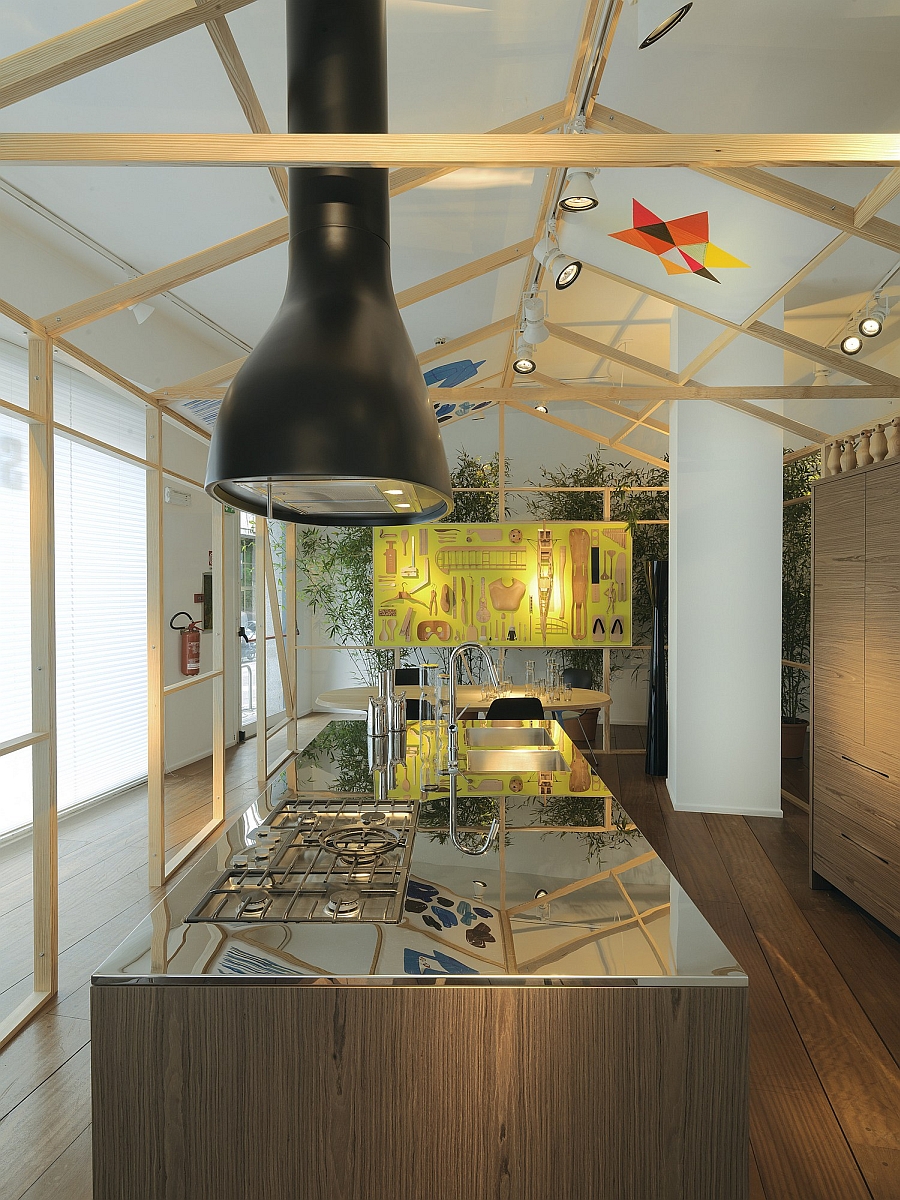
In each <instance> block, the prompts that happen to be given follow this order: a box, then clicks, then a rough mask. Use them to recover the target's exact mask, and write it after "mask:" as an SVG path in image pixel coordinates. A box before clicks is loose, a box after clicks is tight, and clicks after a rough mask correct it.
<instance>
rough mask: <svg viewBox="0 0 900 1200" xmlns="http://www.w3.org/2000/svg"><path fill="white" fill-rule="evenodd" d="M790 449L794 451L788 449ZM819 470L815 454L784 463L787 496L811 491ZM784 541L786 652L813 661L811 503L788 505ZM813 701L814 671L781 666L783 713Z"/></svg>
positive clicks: (788, 716)
mask: <svg viewBox="0 0 900 1200" xmlns="http://www.w3.org/2000/svg"><path fill="white" fill-rule="evenodd" d="M787 453H790V451H787ZM818 476H819V462H818V459H817V458H816V457H815V456H813V457H811V458H800V459H797V460H796V461H795V462H789V463H785V464H784V499H785V500H799V499H801V498H802V497H804V496H809V494H810V492H811V490H812V486H811V485H812V481H813V480H814V479H817V478H818ZM782 523H783V537H782V544H781V657H782V658H786V659H789V660H790V661H791V662H801V663H808V662H809V636H810V609H811V603H812V581H811V557H812V505H811V504H808V503H805V504H791V505H789V506H788V507H786V508H785V509H784V515H783V518H782ZM808 701H809V672H808V671H800V670H798V669H797V668H796V667H782V668H781V716H782V719H783V720H788V721H792V720H797V719H798V718H799V715H800V713H801V712H803V711H804V710H805V709H806V708H807V706H808Z"/></svg>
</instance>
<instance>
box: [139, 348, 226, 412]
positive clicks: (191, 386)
mask: <svg viewBox="0 0 900 1200" xmlns="http://www.w3.org/2000/svg"><path fill="white" fill-rule="evenodd" d="M246 357H247V356H246V355H245V354H244V355H241V357H240V358H235V359H232V361H231V362H228V363H223V364H222V366H221V367H213V368H212V370H210V371H203V372H202V374H200V375H194V376H193V378H191V379H186V380H185V381H184V382H183V383H173V384H172V385H171V386H170V387H164V388H159V389H157V391H155V392H154V393H153V399H154V400H158V401H159V402H160V403H171V401H172V400H198V399H200V397H199V396H198V395H197V392H198V391H205V390H209V389H210V388H213V387H214V386H215V385H216V384H217V383H222V382H223V381H224V380H228V379H233V378H234V377H235V375H236V374H237V373H238V371H239V370H240V368H241V366H242V364H243V363H244V361H245V360H246Z"/></svg>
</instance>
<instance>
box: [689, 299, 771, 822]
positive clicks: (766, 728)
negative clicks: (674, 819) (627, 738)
mask: <svg viewBox="0 0 900 1200" xmlns="http://www.w3.org/2000/svg"><path fill="white" fill-rule="evenodd" d="M773 318H774V313H773V312H772V311H770V313H769V314H768V318H767V319H769V320H772V321H773V323H774V319H773ZM707 325H708V322H702V323H700V321H699V319H698V318H696V317H694V316H693V315H692V314H690V313H684V312H680V313H679V314H678V316H677V321H675V322H674V323H673V351H674V354H673V358H674V360H675V362H676V367H675V369H683V368H684V366H685V365H686V364H687V363H688V362H690V361H691V359H692V358H693V357H694V354H695V352H696V350H697V348H698V344H702V342H703V340H704V339H705V337H706V332H707V331H706V330H705V329H704V328H703V326H707ZM698 378H699V379H700V380H701V382H703V383H706V384H711V385H735V384H748V385H751V384H754V385H765V384H767V383H771V384H779V383H781V382H782V379H783V355H782V352H781V351H779V350H777V349H775V348H773V347H768V346H763V345H761V344H760V343H759V342H753V341H751V340H750V339H749V338H744V339H739V340H738V341H736V342H734V343H732V345H731V346H730V347H728V349H727V350H725V351H724V352H723V353H722V355H721V356H720V357H719V358H717V359H716V360H714V362H713V364H711V365H710V366H709V367H707V368H705V369H704V370H703V371H701V372H700V373H699V375H698ZM670 446H671V461H672V472H671V488H672V491H671V497H670V502H671V533H670V564H671V565H670V573H671V575H670V607H669V776H668V786H669V793H670V795H671V797H672V803H673V805H674V806H675V808H677V809H687V810H691V811H700V812H728V813H733V812H737V813H753V814H756V815H764V816H780V815H781V800H780V789H781V782H780V771H781V760H780V707H781V695H780V677H781V667H780V663H781V525H782V507H781V471H782V433H781V430H780V429H778V428H776V427H774V426H771V425H768V424H765V423H763V422H761V421H759V420H757V419H755V418H753V417H748V416H745V415H744V414H743V413H738V412H734V411H732V410H731V409H726V408H724V407H723V406H721V405H717V404H714V403H712V402H711V401H706V400H703V401H693V400H680V401H678V402H677V403H676V404H675V405H673V412H672V414H671V440H670Z"/></svg>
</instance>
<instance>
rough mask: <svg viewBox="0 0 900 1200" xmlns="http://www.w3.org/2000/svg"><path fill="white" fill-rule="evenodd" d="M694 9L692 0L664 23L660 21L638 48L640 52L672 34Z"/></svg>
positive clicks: (670, 15) (671, 14)
mask: <svg viewBox="0 0 900 1200" xmlns="http://www.w3.org/2000/svg"><path fill="white" fill-rule="evenodd" d="M693 7H694V4H693V0H691V3H690V4H682V6H681V7H680V8H678V9H676V10H675V12H673V13H670V14H669V16H667V17H666V19H665V20H664V21H660V23H659V24H658V25H657V26H656V27H655V28H654V29H651V30H650V32H649V33H648V34H647V36H646V37H645V38H644V40H643V41H642V42H641V44H640V45H639V46H638V50H646V49H647V47H648V46H652V45H654V43H656V42H658V41H659V39H660V38H664V37H665V36H666V34H667V33H671V31H672V30H673V29H674V28H675V26H676V25H678V24H680V23H681V22H682V21H683V20H684V18H685V17H686V16H687V15H688V13H689V12H690V11H691V9H692V8H693Z"/></svg>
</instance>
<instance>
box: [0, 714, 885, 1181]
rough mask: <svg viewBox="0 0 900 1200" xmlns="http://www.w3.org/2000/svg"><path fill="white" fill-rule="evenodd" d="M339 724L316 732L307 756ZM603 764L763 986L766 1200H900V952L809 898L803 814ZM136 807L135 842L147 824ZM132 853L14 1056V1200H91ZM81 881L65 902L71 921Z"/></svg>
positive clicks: (757, 1005) (755, 1009)
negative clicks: (107, 965) (98, 1104)
mask: <svg viewBox="0 0 900 1200" xmlns="http://www.w3.org/2000/svg"><path fill="white" fill-rule="evenodd" d="M326 719H327V718H313V719H311V722H310V723H309V724H308V725H307V726H306V728H305V729H304V731H303V737H304V740H308V738H310V737H312V736H313V734H314V733H315V732H316V730H317V729H318V728H319V727H321V725H322V724H324V723H325V720H326ZM613 732H614V738H615V745H616V746H617V747H619V748H623V749H624V748H637V747H639V746H640V745H641V743H642V738H643V731H642V730H640V729H638V728H635V727H623V726H615V727H614V730H613ZM254 754H255V746H254V744H253V743H250V744H248V746H247V747H245V748H244V749H242V750H241V752H240V753H239V754H238V755H237V756H235V757H234V758H233V759H232V761H231V763H230V764H229V774H230V780H229V783H230V792H229V809H230V810H231V811H235V810H236V809H237V808H239V807H242V806H243V804H244V803H246V789H248V788H249V789H251V790H252V787H253V774H254V772H255V762H254V761H253V755H254ZM599 763H600V769H601V773H602V774H603V776H604V778H605V779H606V780H607V782H608V783H609V784H610V786H611V787H612V790H613V792H614V793H615V794H616V795H617V796H618V797H619V798H620V799H621V801H622V803H623V805H624V806H625V808H626V809H627V811H628V812H629V813H630V814H631V816H632V817H633V818H634V820H635V821H636V822H637V824H638V825H639V826H640V827H641V829H642V830H643V831H644V833H645V834H646V836H647V837H648V839H649V840H650V842H651V844H652V845H653V846H654V848H655V849H656V850H657V852H658V853H659V854H660V856H661V857H662V858H663V860H664V861H665V862H666V864H667V865H668V866H669V867H670V869H671V870H672V871H673V873H674V874H675V875H676V876H677V877H678V878H679V879H680V880H681V882H682V883H683V884H684V886H685V888H686V889H687V891H688V892H689V893H690V895H691V896H692V897H693V899H694V900H695V901H696V903H697V904H698V906H699V907H700V909H701V910H702V911H703V913H704V914H705V916H706V917H707V919H708V920H709V921H710V923H711V924H712V925H713V927H714V928H715V929H716V931H717V932H718V933H719V935H720V937H721V938H722V939H723V940H724V941H725V942H726V943H727V945H728V946H729V948H730V949H731V950H732V951H733V953H734V954H735V956H736V957H737V959H738V961H739V962H740V963H741V964H742V965H743V967H744V968H745V970H747V972H748V974H749V976H750V988H751V991H750V1008H751V1039H752V1040H751V1088H750V1104H751V1138H752V1161H751V1193H750V1194H751V1200H866V1198H870V1200H900V1067H898V1064H900V939H897V938H895V937H893V936H892V935H891V934H890V933H888V932H887V930H885V929H884V928H883V927H882V926H880V925H879V924H878V923H877V922H875V921H873V920H872V919H871V918H869V917H868V916H866V914H865V913H863V912H862V911H861V910H860V909H859V908H857V907H856V906H855V905H854V904H853V903H852V902H850V901H849V900H847V899H845V898H844V897H842V896H841V895H840V894H839V893H837V892H811V891H810V890H809V888H808V886H807V874H806V872H807V866H806V859H807V838H806V816H805V814H804V813H803V812H802V811H801V810H800V809H799V808H797V807H795V806H794V805H792V804H786V805H785V818H784V820H782V821H778V820H772V819H764V818H750V819H745V818H743V817H723V816H703V815H701V814H697V813H676V812H675V811H674V810H673V808H672V805H671V802H670V800H669V797H668V794H667V792H666V789H665V785H664V782H663V781H662V780H654V779H650V778H648V777H647V776H646V775H645V774H644V764H643V758H642V757H641V756H640V755H605V756H604V755H600V756H599ZM710 770H712V771H715V770H716V764H715V762H714V761H711V762H710ZM245 777H246V778H245ZM129 803H131V804H132V805H133V803H134V802H133V801H130V802H129V801H127V800H126V799H124V798H123V799H122V800H121V802H120V806H121V808H122V819H123V820H124V826H123V829H124V828H125V827H126V826H127V827H129V829H130V823H131V821H132V820H137V821H138V824H139V822H140V814H139V813H137V812H136V810H135V811H129V810H128V804H129ZM114 816H115V808H112V809H111V808H109V807H107V806H103V807H102V809H101V810H96V811H95V816H94V817H93V818H92V820H93V821H95V822H99V823H100V829H99V830H97V829H94V831H93V834H92V830H91V828H89V827H88V825H84V826H82V827H81V828H80V829H79V831H78V833H79V837H84V838H90V837H91V836H93V835H96V834H98V833H99V834H100V835H101V836H102V835H103V833H104V830H105V831H106V832H112V829H111V827H110V822H112V821H113V820H114ZM85 817H87V814H85ZM126 817H127V819H126ZM194 819H195V820H196V819H197V818H196V817H195V818H194ZM179 832H182V831H181V830H179ZM129 836H130V837H131V839H132V840H131V842H130V843H129V846H128V847H127V850H128V853H127V854H126V853H124V852H123V854H122V857H121V859H118V858H117V859H115V861H113V860H112V859H110V860H108V861H107V862H106V864H105V871H106V880H105V884H106V886H105V887H104V888H103V889H102V890H101V891H100V892H99V893H97V892H92V893H91V895H92V896H93V901H92V906H91V907H90V909H89V910H88V911H87V912H85V913H84V914H83V915H82V917H81V918H79V919H80V924H79V926H78V929H77V930H75V929H74V927H73V933H72V936H71V938H70V940H69V943H68V944H67V946H66V949H65V952H64V954H63V956H62V962H61V988H60V996H59V999H58V1001H57V1002H56V1003H55V1004H54V1006H53V1007H52V1009H50V1010H48V1011H47V1012H45V1013H44V1014H42V1015H41V1016H40V1017H38V1019H37V1020H36V1021H35V1022H33V1023H32V1025H30V1026H29V1027H28V1028H27V1029H26V1030H25V1031H24V1032H23V1033H22V1034H21V1035H20V1036H19V1038H17V1039H16V1040H15V1041H14V1042H13V1043H12V1044H11V1045H10V1046H9V1047H8V1048H7V1049H6V1050H5V1051H4V1052H3V1054H2V1055H0V1200H23V1198H26V1200H90V1196H91V1167H90V1137H91V1135H90V1119H91V1117H90V1077H89V1066H90V1058H89V1055H90V1045H89V1032H90V1030H89V1024H88V1020H87V1017H88V1010H87V998H88V987H89V983H88V980H89V976H90V971H91V969H92V968H93V967H94V966H96V964H97V963H99V962H100V961H101V960H102V959H103V957H104V956H105V954H106V953H108V951H109V950H111V949H112V948H113V947H114V946H115V945H116V944H117V943H118V942H119V941H120V940H121V939H122V937H124V936H125V934H126V933H127V932H128V931H129V930H130V929H131V928H133V926H134V925H135V924H137V921H138V920H139V919H140V917H141V916H143V915H144V913H145V912H146V911H147V910H148V909H149V907H150V906H151V905H152V904H153V903H155V902H156V899H157V897H156V895H154V894H151V893H149V892H148V891H147V887H146V825H145V826H144V832H143V840H141V837H140V836H139V832H131V833H130V834H129ZM73 850H74V835H73ZM142 852H143V855H144V857H143V860H142V859H141V853H142ZM72 861H73V862H74V861H75V857H74V856H73V859H72ZM77 878H78V877H77V874H73V875H72V879H71V883H70V884H67V883H66V882H65V880H64V882H63V885H61V888H62V887H69V886H71V887H72V888H73V889H75V890H73V891H72V892H71V896H70V897H69V899H70V900H71V902H72V903H77V900H78V897H79V896H80V895H81V893H80V892H79V891H78V890H77V889H78V888H79V886H81V885H79V884H78V883H77V882H76V880H77ZM83 882H84V881H83ZM98 896H99V898H98ZM76 935H77V936H76ZM5 950H6V947H3V951H4V952H5ZM123 1200H130V1198H126V1197H123ZM379 1200H381V1198H379ZM460 1200H467V1198H465V1197H460ZM598 1200H599V1198H598ZM610 1200H614V1198H610Z"/></svg>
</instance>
